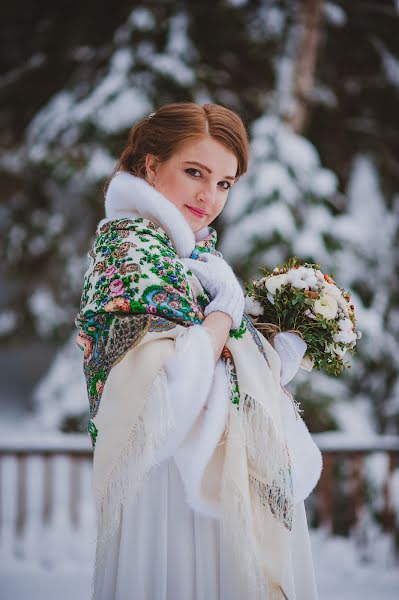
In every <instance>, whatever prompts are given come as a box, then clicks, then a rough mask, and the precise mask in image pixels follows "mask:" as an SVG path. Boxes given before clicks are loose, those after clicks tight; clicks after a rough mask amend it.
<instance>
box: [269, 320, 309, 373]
mask: <svg viewBox="0 0 399 600" xmlns="http://www.w3.org/2000/svg"><path fill="white" fill-rule="evenodd" d="M273 345H274V349H275V350H276V352H277V354H278V355H279V356H280V360H281V375H280V381H281V383H282V385H286V384H287V383H289V382H290V381H291V379H293V378H294V376H295V375H296V373H297V372H298V369H299V366H300V364H301V362H302V359H303V357H304V355H305V352H306V348H307V347H308V345H307V343H306V342H305V340H303V339H302V338H301V337H300V336H299V335H297V334H296V333H289V332H287V331H283V332H281V333H278V334H277V335H276V336H275V337H274V340H273Z"/></svg>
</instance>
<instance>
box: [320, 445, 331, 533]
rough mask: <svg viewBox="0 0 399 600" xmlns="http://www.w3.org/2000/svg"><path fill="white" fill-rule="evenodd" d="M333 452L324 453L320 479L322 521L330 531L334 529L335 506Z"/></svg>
mask: <svg viewBox="0 0 399 600" xmlns="http://www.w3.org/2000/svg"><path fill="white" fill-rule="evenodd" d="M333 464H334V459H333V454H332V453H331V452H325V453H324V455H323V469H322V472H321V476H320V481H319V484H318V486H319V489H320V521H321V523H322V525H323V526H324V527H326V528H327V529H328V531H329V532H331V531H332V525H333V522H332V506H333V486H332V470H333Z"/></svg>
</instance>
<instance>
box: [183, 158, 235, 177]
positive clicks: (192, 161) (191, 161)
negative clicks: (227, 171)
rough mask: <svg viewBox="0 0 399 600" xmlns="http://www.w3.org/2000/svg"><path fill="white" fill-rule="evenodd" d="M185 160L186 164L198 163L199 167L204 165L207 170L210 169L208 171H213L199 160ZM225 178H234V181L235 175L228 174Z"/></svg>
mask: <svg viewBox="0 0 399 600" xmlns="http://www.w3.org/2000/svg"><path fill="white" fill-rule="evenodd" d="M183 162H184V164H190V165H198V166H199V167H202V168H203V169H205V171H208V173H210V174H212V171H211V169H210V168H209V167H207V166H206V165H203V164H202V163H200V162H198V161H197V160H185V161H183ZM224 179H232V180H233V181H235V177H232V176H231V175H226V176H225V177H224Z"/></svg>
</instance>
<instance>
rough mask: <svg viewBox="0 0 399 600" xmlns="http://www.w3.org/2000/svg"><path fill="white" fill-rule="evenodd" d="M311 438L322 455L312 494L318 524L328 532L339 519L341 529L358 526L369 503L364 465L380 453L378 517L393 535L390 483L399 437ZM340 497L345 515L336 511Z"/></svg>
mask: <svg viewBox="0 0 399 600" xmlns="http://www.w3.org/2000/svg"><path fill="white" fill-rule="evenodd" d="M313 439H314V440H315V442H316V443H317V444H318V446H319V448H320V449H321V451H322V455H323V470H322V474H321V477H320V480H319V483H318V484H317V486H316V489H315V492H314V496H315V497H316V505H317V513H318V522H319V523H320V524H322V525H323V526H324V527H326V528H327V529H329V530H330V531H331V532H334V529H335V527H334V524H335V522H337V521H338V520H339V518H340V520H341V527H342V526H343V527H344V528H346V529H351V528H352V527H355V526H356V525H357V524H358V523H359V519H360V516H361V514H362V510H363V509H364V508H365V506H366V504H367V503H368V502H369V498H368V493H367V487H366V485H367V483H368V482H367V477H366V476H365V467H366V463H367V461H368V460H369V459H370V458H371V457H372V456H373V455H376V454H381V455H382V456H383V457H384V459H385V460H384V461H383V462H384V465H383V469H382V472H380V473H379V479H380V494H381V496H382V497H381V503H380V504H381V509H380V511H379V517H380V522H381V525H382V528H383V530H384V531H386V532H392V533H395V534H397V533H398V532H399V515H397V514H395V508H394V499H393V490H392V482H393V475H394V471H395V469H397V468H399V436H375V437H374V438H369V439H367V440H356V439H350V438H348V437H347V436H345V435H344V434H341V433H325V434H314V435H313ZM342 490H344V491H343V492H342ZM374 493H375V492H374ZM340 494H341V506H342V505H344V506H345V507H346V511H344V512H346V515H342V510H339V509H337V505H338V504H339V499H340V498H339V495H340ZM342 496H344V498H342ZM338 529H339V528H338Z"/></svg>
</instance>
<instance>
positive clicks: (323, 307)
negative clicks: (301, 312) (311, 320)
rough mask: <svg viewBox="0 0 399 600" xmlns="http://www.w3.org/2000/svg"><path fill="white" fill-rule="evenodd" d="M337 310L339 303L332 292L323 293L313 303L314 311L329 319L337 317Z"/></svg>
mask: <svg viewBox="0 0 399 600" xmlns="http://www.w3.org/2000/svg"><path fill="white" fill-rule="evenodd" d="M337 311H338V303H337V301H336V299H335V298H333V297H332V296H330V294H321V296H320V298H319V299H318V300H316V302H315V303H314V305H313V312H314V313H316V314H317V315H321V316H322V317H324V318H325V319H327V320H331V319H335V317H336V316H337Z"/></svg>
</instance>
